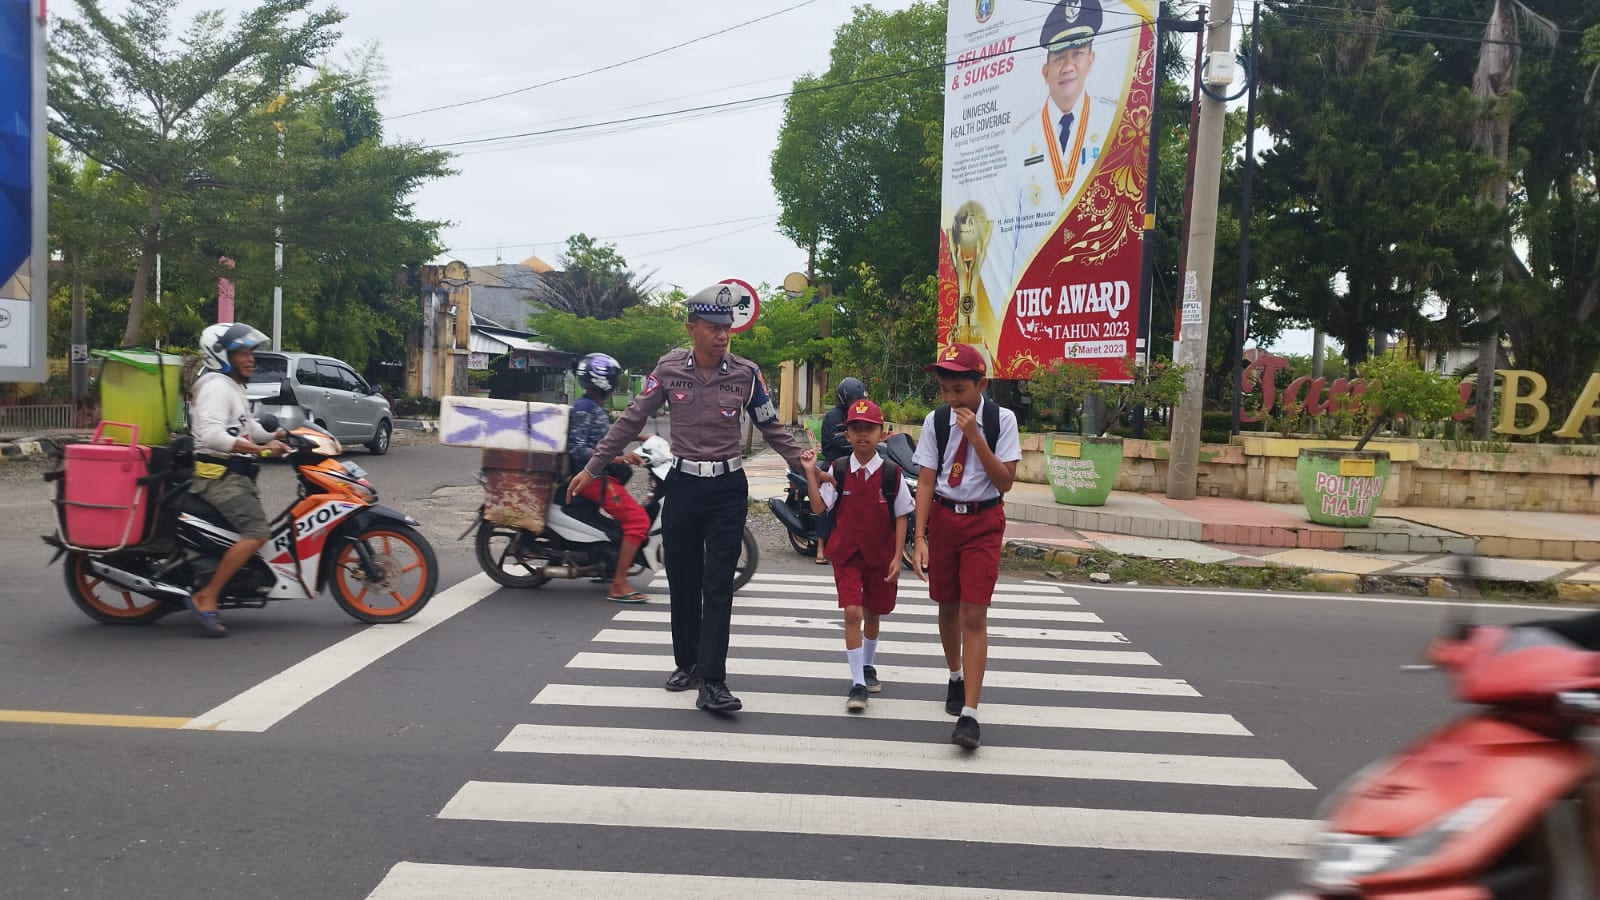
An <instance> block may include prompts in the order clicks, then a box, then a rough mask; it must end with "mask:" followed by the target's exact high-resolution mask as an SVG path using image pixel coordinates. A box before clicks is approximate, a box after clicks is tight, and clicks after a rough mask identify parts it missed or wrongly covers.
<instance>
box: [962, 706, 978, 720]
mask: <svg viewBox="0 0 1600 900" xmlns="http://www.w3.org/2000/svg"><path fill="white" fill-rule="evenodd" d="M961 714H962V715H963V716H970V717H971V718H972V721H974V722H976V721H978V708H977V707H976V706H963V707H961Z"/></svg>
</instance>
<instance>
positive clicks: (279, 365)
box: [250, 355, 289, 384]
mask: <svg viewBox="0 0 1600 900" xmlns="http://www.w3.org/2000/svg"><path fill="white" fill-rule="evenodd" d="M288 377H289V361H288V360H287V359H285V358H283V357H281V356H264V355H262V356H257V357H256V370H255V371H254V372H252V373H251V374H250V380H251V381H253V382H257V383H266V384H277V383H278V382H280V381H282V380H284V379H285V378H288Z"/></svg>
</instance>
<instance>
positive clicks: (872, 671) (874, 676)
mask: <svg viewBox="0 0 1600 900" xmlns="http://www.w3.org/2000/svg"><path fill="white" fill-rule="evenodd" d="M861 674H862V675H865V676H866V682H867V691H868V692H870V693H873V694H876V693H880V692H881V691H882V690H883V685H881V684H879V683H878V670H877V669H876V668H875V667H873V666H866V667H864V668H862V670H861Z"/></svg>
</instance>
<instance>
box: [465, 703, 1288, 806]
mask: <svg viewBox="0 0 1600 900" xmlns="http://www.w3.org/2000/svg"><path fill="white" fill-rule="evenodd" d="M870 707H871V705H870V704H868V708H870ZM495 750H496V751H498V752H502V753H543V754H554V755H561V756H612V757H625V758H634V759H695V760H716V761H719V762H735V763H755V764H764V765H782V766H828V767H837V768H858V767H859V768H869V769H877V770H887V769H898V770H902V771H914V772H950V773H953V774H955V773H959V774H962V775H1010V776H1015V777H1019V778H1069V779H1077V780H1084V781H1133V782H1145V783H1156V784H1199V785H1211V786H1216V787H1249V788H1288V789H1292V790H1313V789H1314V787H1315V786H1314V785H1312V784H1311V782H1309V781H1307V780H1305V779H1304V778H1302V777H1300V774H1299V773H1298V772H1296V771H1295V770H1294V769H1293V768H1291V767H1290V766H1289V764H1288V763H1286V762H1284V761H1283V760H1281V759H1259V758H1250V757H1243V756H1191V755H1185V754H1177V753H1124V752H1119V751H1112V750H1057V749H1046V748H1042V747H985V748H983V752H982V753H969V752H967V751H965V750H962V749H961V748H960V747H957V746H955V745H953V744H950V743H942V744H936V743H933V742H931V741H917V742H912V741H882V740H871V739H863V738H833V737H809V736H805V735H788V734H739V733H737V732H727V731H724V732H717V733H715V734H712V733H708V732H705V731H667V730H658V729H652V728H600V727H593V726H587V725H518V726H516V727H515V728H513V729H511V733H510V734H509V735H507V736H506V739H505V740H504V741H501V742H500V746H498V747H496V748H495Z"/></svg>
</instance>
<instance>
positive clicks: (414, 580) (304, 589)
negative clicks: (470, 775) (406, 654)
mask: <svg viewBox="0 0 1600 900" xmlns="http://www.w3.org/2000/svg"><path fill="white" fill-rule="evenodd" d="M266 420H267V417H263V422H264V423H265V422H266ZM272 427H273V429H275V428H276V423H273V426H272ZM187 440H188V439H187V438H185V439H184V441H187ZM284 443H285V444H286V445H287V446H288V447H289V454H288V456H287V459H288V461H289V462H290V463H291V464H293V465H294V467H295V474H296V476H297V479H298V485H299V492H298V493H299V496H298V499H297V500H296V501H295V502H294V503H292V504H291V505H290V506H289V508H288V509H285V510H284V511H283V512H282V513H280V514H279V515H278V517H277V518H275V519H274V520H273V521H272V523H271V524H272V534H271V537H270V538H269V539H268V540H267V543H266V544H264V545H263V546H262V548H261V550H260V551H259V552H258V553H257V555H256V556H254V557H252V558H251V559H250V560H249V561H248V562H246V563H245V565H244V566H242V567H241V568H240V569H239V571H238V573H237V574H235V575H234V576H233V577H232V578H231V579H229V580H228V583H227V584H226V585H225V586H224V587H223V590H222V596H221V597H220V598H219V599H218V602H217V606H218V607H220V608H221V609H261V608H263V607H265V606H266V605H267V604H268V603H272V602H276V601H280V600H310V599H312V598H314V597H316V596H317V595H318V594H319V593H321V591H322V590H323V589H324V588H328V589H329V590H330V591H331V593H332V594H333V599H334V602H335V603H337V604H338V605H339V607H340V608H341V609H343V610H344V611H345V612H346V613H348V614H349V615H350V616H352V617H353V618H356V619H358V620H360V621H362V622H368V623H384V622H403V621H405V620H406V619H409V618H411V617H412V616H414V615H416V614H417V613H418V612H420V611H421V610H422V608H423V607H424V606H426V605H427V604H428V601H429V600H431V599H432V598H433V594H434V591H435V590H436V589H437V588H438V583H439V563H438V560H437V558H436V557H435V555H434V552H433V547H432V545H431V544H429V543H428V540H427V538H425V537H423V536H422V535H421V534H420V533H419V532H418V531H417V521H416V520H415V519H413V518H411V517H410V516H408V515H406V514H404V513H402V512H399V511H398V510H394V509H390V508H389V507H387V506H383V505H382V504H380V503H378V490H377V488H375V487H374V486H373V484H372V482H371V481H370V480H368V477H367V473H366V472H365V471H364V470H363V469H362V468H361V467H360V466H358V465H356V464H355V463H352V462H345V461H340V460H338V459H336V457H337V456H338V455H339V454H340V453H342V452H343V447H341V446H340V444H339V441H338V439H336V438H335V437H334V436H333V435H331V434H329V433H328V432H326V431H323V430H322V429H320V428H317V427H316V426H312V425H308V426H304V427H302V428H297V429H295V430H294V431H292V432H291V433H290V434H289V435H288V436H287V437H286V438H285V439H284ZM174 460H175V464H174V465H172V466H171V467H170V468H169V469H167V470H166V471H164V472H161V473H156V474H152V475H150V476H147V477H146V478H145V479H142V480H143V481H146V482H147V483H149V484H150V485H151V486H152V487H159V488H160V489H159V494H160V499H159V500H158V501H157V504H156V506H155V507H154V509H153V511H152V514H153V515H154V516H155V521H154V526H153V527H152V528H150V529H149V531H148V534H149V537H148V539H147V540H144V541H142V542H140V543H137V544H133V545H130V546H126V547H120V548H117V549H113V550H98V549H92V548H85V547H78V546H74V545H73V544H71V543H70V542H69V541H68V539H67V529H66V528H64V527H63V528H61V529H60V530H59V531H58V532H57V533H56V534H54V535H48V536H46V537H45V538H44V540H45V542H46V543H48V544H50V545H51V546H53V547H55V548H56V555H55V556H54V557H52V559H51V562H55V560H56V559H61V558H62V557H65V560H66V562H65V576H66V585H67V593H68V594H69V595H70V596H71V597H72V601H73V602H74V603H75V604H77V606H78V608H79V609H81V610H82V611H83V612H84V613H85V614H86V615H88V616H89V618H91V619H94V620H95V621H97V622H105V623H112V624H123V625H135V624H144V623H148V622H154V621H156V620H157V619H160V618H161V617H162V616H165V615H167V614H169V613H172V612H177V611H181V610H183V609H185V603H184V601H185V599H186V598H187V597H189V596H190V595H191V594H192V593H193V592H194V591H195V590H197V589H199V588H200V587H202V586H204V585H205V584H206V582H208V581H209V580H210V579H211V575H212V573H214V572H215V571H216V568H217V563H218V561H219V560H220V559H221V558H222V555H223V554H224V553H226V552H227V551H228V549H229V548H230V547H232V546H233V545H234V543H236V542H237V541H238V540H239V535H238V533H237V532H235V531H234V530H233V528H232V526H230V525H228V524H227V519H225V518H223V516H222V514H221V513H219V512H218V511H217V510H216V508H214V507H212V506H211V504H209V503H207V502H205V501H204V500H202V499H200V497H198V496H196V495H195V494H193V493H191V492H190V491H189V490H188V489H187V487H188V484H189V480H190V478H191V477H192V472H193V455H192V450H190V451H188V452H180V453H178V454H175V455H174ZM65 475H66V473H65V472H64V471H62V470H57V471H54V472H49V473H47V474H46V475H45V478H46V480H49V481H59V480H61V479H62V478H63V477H64V476H65Z"/></svg>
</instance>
